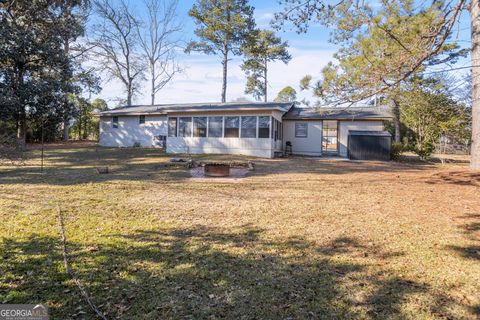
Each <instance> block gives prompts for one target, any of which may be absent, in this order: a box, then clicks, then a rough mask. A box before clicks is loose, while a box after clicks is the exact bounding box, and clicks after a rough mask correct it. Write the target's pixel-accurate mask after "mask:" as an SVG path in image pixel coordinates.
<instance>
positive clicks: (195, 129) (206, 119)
mask: <svg viewBox="0 0 480 320" xmlns="http://www.w3.org/2000/svg"><path fill="white" fill-rule="evenodd" d="M200 118H203V119H205V127H204V128H198V127H196V125H195V123H196V119H200ZM192 129H193V132H192V137H195V138H206V137H208V132H207V131H208V117H207V116H197V117H192ZM198 129H205V135H204V136H200V135H197V130H198Z"/></svg>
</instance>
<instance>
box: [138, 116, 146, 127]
mask: <svg viewBox="0 0 480 320" xmlns="http://www.w3.org/2000/svg"><path fill="white" fill-rule="evenodd" d="M145 122H147V117H146V116H145V115H144V114H141V115H139V116H138V124H139V125H142V124H145Z"/></svg>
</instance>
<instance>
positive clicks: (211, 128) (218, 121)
mask: <svg viewBox="0 0 480 320" xmlns="http://www.w3.org/2000/svg"><path fill="white" fill-rule="evenodd" d="M222 129H223V117H210V118H208V136H209V137H211V138H221V137H222Z"/></svg>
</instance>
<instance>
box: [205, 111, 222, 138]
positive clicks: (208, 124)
mask: <svg viewBox="0 0 480 320" xmlns="http://www.w3.org/2000/svg"><path fill="white" fill-rule="evenodd" d="M212 118H220V119H221V121H220V135H219V136H215V137H212V136H211V134H210V123H211V119H212ZM224 125H225V117H224V116H209V117H207V137H209V138H223V134H224V133H223V132H224Z"/></svg>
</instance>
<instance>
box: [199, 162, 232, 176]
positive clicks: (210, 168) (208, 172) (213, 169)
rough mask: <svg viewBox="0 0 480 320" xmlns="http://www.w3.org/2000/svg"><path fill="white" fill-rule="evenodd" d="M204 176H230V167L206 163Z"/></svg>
mask: <svg viewBox="0 0 480 320" xmlns="http://www.w3.org/2000/svg"><path fill="white" fill-rule="evenodd" d="M204 174H205V176H208V177H228V176H229V175H230V165H229V164H225V163H206V164H205V167H204Z"/></svg>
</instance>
